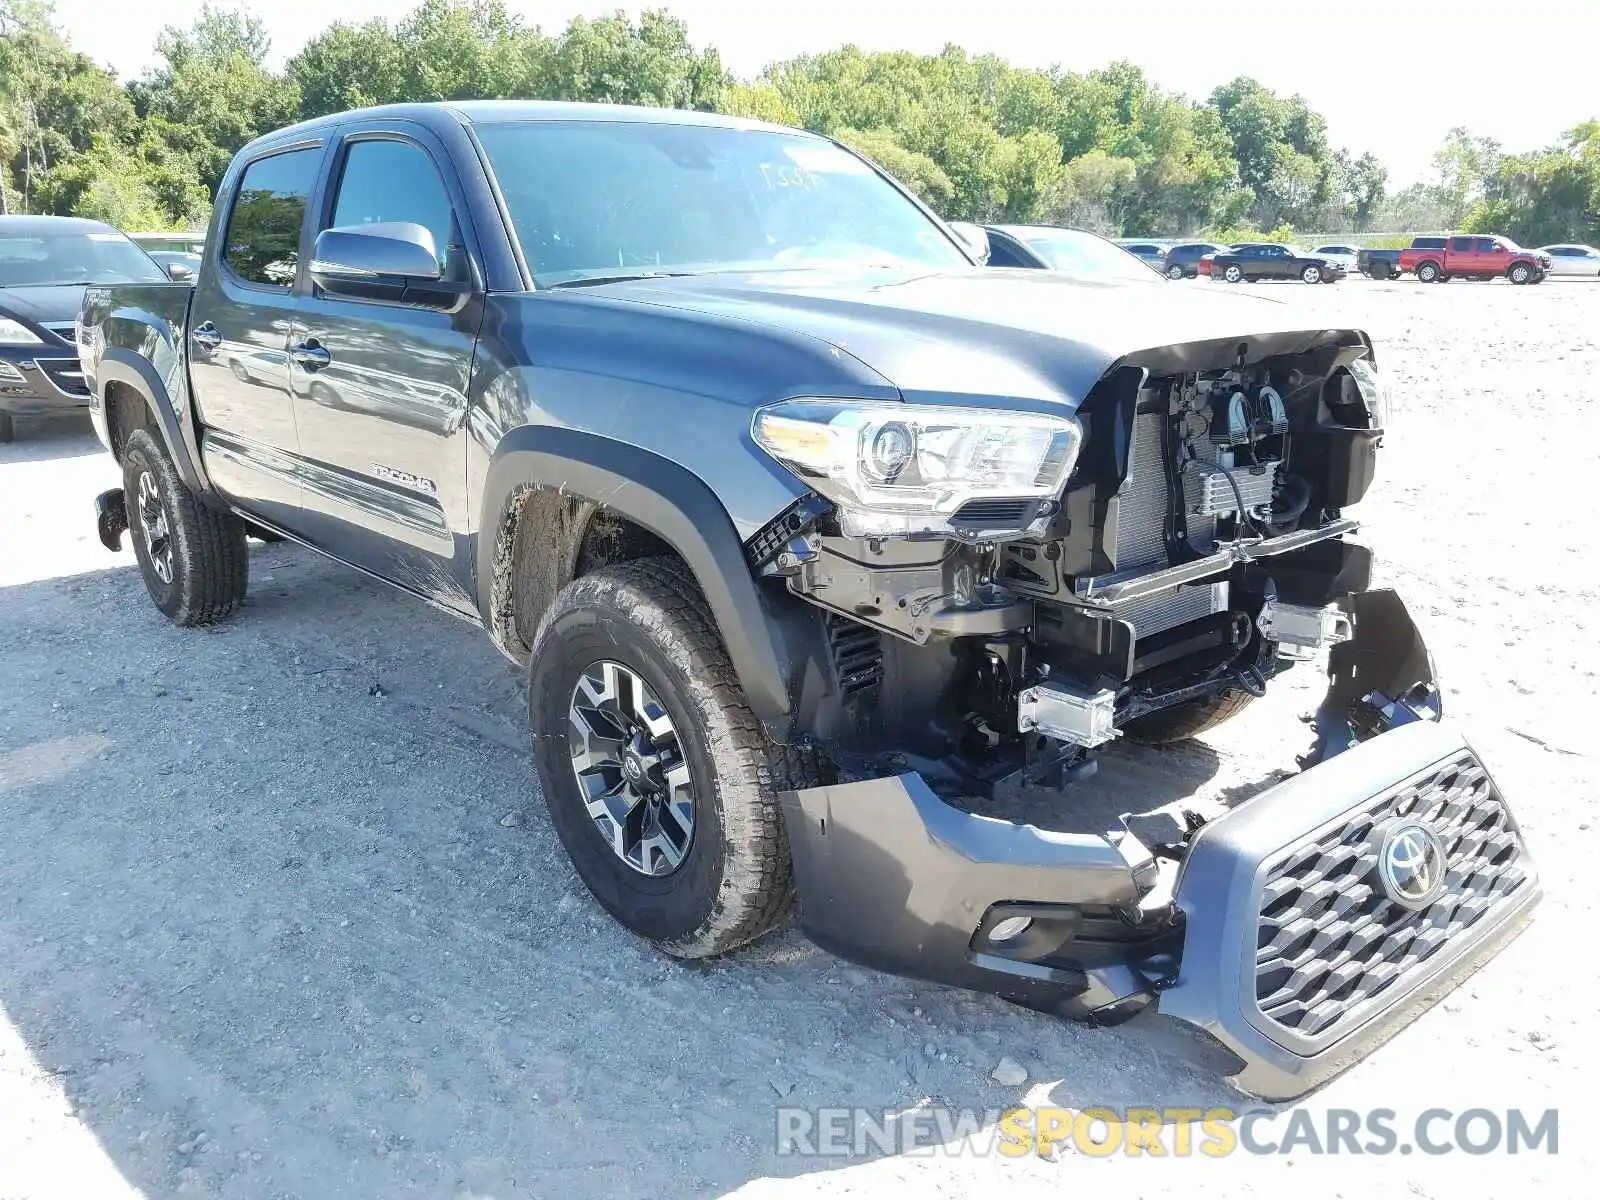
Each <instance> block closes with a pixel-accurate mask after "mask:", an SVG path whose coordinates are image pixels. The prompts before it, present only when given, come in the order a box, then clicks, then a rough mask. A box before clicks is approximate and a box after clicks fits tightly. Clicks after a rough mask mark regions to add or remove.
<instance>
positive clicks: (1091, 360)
mask: <svg viewBox="0 0 1600 1200" xmlns="http://www.w3.org/2000/svg"><path fill="white" fill-rule="evenodd" d="M591 291H592V293H593V294H598V295H605V296H609V297H612V298H615V299H620V300H626V301H630V302H633V303H639V304H652V305H661V306H665V307H669V308H674V309H679V310H685V311H690V312H697V313H703V314H706V315H708V316H715V317H719V318H726V319H734V320H740V321H750V322H756V323H759V324H762V325H766V326H769V327H773V328H778V329H783V330H786V331H790V332H795V333H801V334H805V335H808V336H811V337H815V338H818V339H820V340H822V341H824V342H827V343H829V344H830V345H832V346H835V347H837V348H838V349H839V350H841V351H843V352H845V353H847V354H850V355H851V356H853V357H855V358H856V359H858V360H860V361H861V362H863V363H865V364H866V365H867V366H868V367H871V368H872V369H873V370H874V371H876V372H877V373H878V374H879V375H881V376H883V377H884V378H885V379H886V380H888V381H889V382H890V383H892V384H894V385H895V386H896V387H897V388H899V389H900V391H901V393H902V394H903V395H904V396H905V397H906V398H907V399H930V400H959V399H960V398H962V397H975V396H976V397H984V398H987V399H990V400H993V399H996V398H999V399H1017V400H1043V401H1049V402H1053V403H1063V404H1066V405H1068V406H1070V407H1073V408H1075V407H1077V405H1078V404H1079V403H1081V402H1082V400H1083V399H1084V397H1085V396H1086V395H1087V394H1088V392H1089V389H1090V388H1092V387H1093V386H1094V385H1095V383H1096V382H1097V381H1098V380H1099V379H1100V377H1101V376H1102V375H1104V374H1105V373H1106V372H1107V371H1108V370H1110V369H1111V368H1112V367H1113V366H1117V365H1121V364H1123V363H1125V362H1126V363H1131V364H1133V365H1137V366H1149V367H1151V368H1152V369H1155V370H1193V369H1198V368H1200V367H1211V366H1222V365H1226V364H1227V363H1228V362H1231V361H1233V359H1234V358H1235V357H1236V356H1237V351H1238V344H1239V343H1240V342H1242V341H1243V342H1249V343H1250V344H1251V347H1250V354H1249V357H1250V358H1252V359H1254V358H1256V357H1258V356H1259V354H1263V353H1279V352H1283V351H1285V350H1289V349H1302V348H1305V347H1306V346H1309V345H1311V344H1313V343H1315V342H1316V341H1318V340H1321V339H1322V338H1324V337H1326V336H1327V334H1326V331H1325V330H1324V329H1321V328H1316V327H1312V328H1307V326H1306V325H1305V318H1304V317H1303V316H1302V315H1300V314H1299V313H1297V312H1296V311H1295V310H1294V309H1292V308H1289V307H1287V306H1285V305H1283V304H1282V303H1280V302H1278V301H1275V300H1270V299H1266V298H1263V297H1255V296H1242V295H1238V294H1235V293H1226V292H1225V293H1221V294H1219V293H1217V292H1213V291H1211V290H1209V289H1207V288H1204V287H1192V286H1187V285H1183V284H1176V283H1168V282H1167V281H1165V280H1162V279H1159V278H1156V277H1152V278H1151V280H1150V282H1149V283H1143V282H1138V283H1134V282H1098V281H1090V280H1083V279H1074V278H1071V277H1069V276H1065V275H1061V274H1057V273H1055V272H1052V271H1028V270H1015V269H1011V270H1008V269H1004V268H987V269H984V268H973V269H971V270H957V271H949V272H934V273H929V272H925V271H924V272H911V271H905V270H900V269H875V270H865V271H856V270H852V271H849V272H833V271H821V270H803V271H769V272H760V273H751V274H720V273H719V274H714V275H695V276H682V277H676V278H657V279H641V280H630V281H627V282H619V283H613V284H606V285H603V286H599V287H595V288H593V289H591ZM1224 348H1225V351H1226V356H1225V357H1224V359H1223V360H1222V361H1221V362H1217V361H1211V360H1212V359H1214V358H1215V356H1216V354H1217V353H1218V352H1219V351H1221V350H1223V349H1224ZM1202 359H1206V361H1201V360H1202Z"/></svg>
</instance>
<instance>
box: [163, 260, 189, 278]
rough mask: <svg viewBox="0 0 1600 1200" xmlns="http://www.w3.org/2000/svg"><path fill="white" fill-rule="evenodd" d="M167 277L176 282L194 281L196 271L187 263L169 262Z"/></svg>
mask: <svg viewBox="0 0 1600 1200" xmlns="http://www.w3.org/2000/svg"><path fill="white" fill-rule="evenodd" d="M167 278H168V279H170V280H172V282H174V283H192V282H193V281H194V272H193V271H191V270H190V269H189V266H188V264H187V263H181V262H173V263H168V264H167Z"/></svg>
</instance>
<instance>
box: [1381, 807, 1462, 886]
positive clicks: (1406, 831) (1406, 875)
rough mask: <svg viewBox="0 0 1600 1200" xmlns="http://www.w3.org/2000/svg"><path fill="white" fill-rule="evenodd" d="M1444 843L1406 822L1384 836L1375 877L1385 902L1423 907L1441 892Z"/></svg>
mask: <svg viewBox="0 0 1600 1200" xmlns="http://www.w3.org/2000/svg"><path fill="white" fill-rule="evenodd" d="M1445 867H1446V861H1445V852H1444V843H1443V842H1441V841H1440V840H1439V835H1438V834H1437V833H1435V832H1434V831H1433V830H1432V829H1431V828H1429V827H1428V826H1427V825H1422V824H1419V823H1418V822H1415V821H1407V822H1405V823H1404V824H1400V825H1396V826H1395V827H1394V828H1393V829H1391V830H1389V832H1388V834H1386V835H1385V836H1384V839H1383V846H1382V848H1380V849H1379V851H1378V877H1379V878H1380V879H1381V880H1382V881H1383V890H1384V891H1385V892H1387V893H1388V894H1389V899H1391V900H1393V901H1394V902H1395V903H1396V904H1400V905H1404V906H1405V907H1406V908H1426V907H1427V906H1428V905H1430V904H1432V903H1433V902H1434V900H1436V899H1437V898H1438V896H1439V893H1440V892H1442V891H1443V890H1444V874H1445Z"/></svg>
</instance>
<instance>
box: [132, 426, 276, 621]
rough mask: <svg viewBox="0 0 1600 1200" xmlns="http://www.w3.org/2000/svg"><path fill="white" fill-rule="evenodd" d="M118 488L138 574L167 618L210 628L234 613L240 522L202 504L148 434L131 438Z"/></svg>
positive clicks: (241, 574) (239, 581) (246, 561)
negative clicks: (126, 511)
mask: <svg viewBox="0 0 1600 1200" xmlns="http://www.w3.org/2000/svg"><path fill="white" fill-rule="evenodd" d="M122 484H123V493H122V494H123V502H124V504H126V506H127V510H128V534H129V536H130V537H131V538H132V540H133V554H134V557H135V558H137V559H138V560H139V573H140V574H141V575H143V576H144V586H145V589H146V590H147V591H148V592H149V593H150V599H151V600H153V601H155V606H156V607H157V608H158V609H160V610H161V611H162V613H164V614H165V615H166V617H167V619H168V620H170V621H171V622H172V623H173V624H174V625H209V624H210V623H212V622H213V621H220V620H222V618H223V617H225V616H227V615H228V614H229V613H231V612H232V611H233V610H234V609H235V608H237V607H238V606H239V603H240V601H242V600H243V599H244V594H245V588H246V587H247V586H248V583H249V576H250V551H249V547H248V546H247V545H246V544H245V528H244V522H243V521H241V520H240V519H239V518H238V517H236V516H234V514H232V513H229V512H220V511H218V510H217V509H214V508H208V507H206V506H205V505H204V504H202V503H200V501H199V500H198V499H197V498H196V497H195V494H194V493H193V492H191V491H190V490H189V488H188V487H187V486H186V485H185V484H184V482H183V479H182V478H181V477H180V476H179V475H178V468H177V467H175V466H174V465H173V463H172V459H171V458H170V457H168V455H167V450H166V447H165V446H163V445H162V444H161V443H160V442H158V441H157V440H156V439H155V436H154V435H153V434H151V432H150V431H149V430H148V429H135V430H134V431H133V432H132V433H131V434H129V435H128V444H127V447H126V448H125V449H124V450H123V454H122Z"/></svg>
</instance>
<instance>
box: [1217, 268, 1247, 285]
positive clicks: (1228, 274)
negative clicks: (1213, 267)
mask: <svg viewBox="0 0 1600 1200" xmlns="http://www.w3.org/2000/svg"><path fill="white" fill-rule="evenodd" d="M1222 277H1223V278H1224V279H1226V280H1227V281H1228V282H1229V283H1238V282H1239V281H1240V280H1241V279H1243V278H1244V272H1243V271H1241V270H1240V269H1239V268H1238V267H1229V268H1228V269H1227V270H1225V271H1224V272H1223V273H1222Z"/></svg>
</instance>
